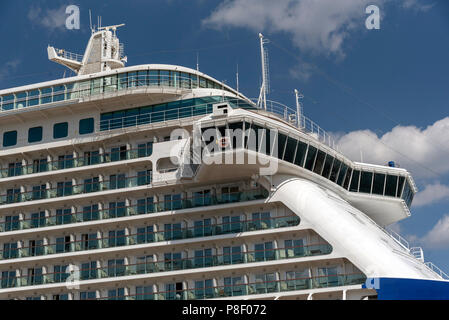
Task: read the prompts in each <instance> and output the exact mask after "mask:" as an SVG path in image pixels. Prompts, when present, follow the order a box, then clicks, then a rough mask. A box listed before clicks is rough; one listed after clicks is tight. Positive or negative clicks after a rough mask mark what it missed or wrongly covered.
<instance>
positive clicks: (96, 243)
mask: <svg viewBox="0 0 449 320" xmlns="http://www.w3.org/2000/svg"><path fill="white" fill-rule="evenodd" d="M299 223H300V219H299V217H298V216H296V215H285V216H279V217H272V218H258V219H246V220H240V219H239V220H238V221H234V220H232V221H229V222H226V223H225V222H224V223H216V224H211V225H209V226H204V227H195V226H194V227H183V226H182V225H181V223H179V224H175V225H174V226H173V227H170V228H169V229H163V230H160V231H154V230H153V231H150V230H147V231H146V232H145V233H141V232H138V233H134V234H125V230H121V231H120V234H117V235H116V236H113V237H109V236H101V235H95V237H90V238H89V239H88V240H87V241H86V240H84V239H83V240H73V241H70V242H60V241H57V242H56V243H47V244H45V243H44V242H43V240H39V241H37V242H35V243H34V244H33V245H31V246H29V247H24V246H22V243H21V242H20V241H19V242H14V243H4V249H3V250H2V251H0V260H10V261H13V260H16V259H21V258H27V257H43V256H48V255H53V254H69V253H74V252H81V251H89V252H93V253H94V252H95V250H100V249H107V248H118V249H120V248H122V249H125V250H127V249H132V246H137V245H142V244H152V243H156V242H165V241H175V240H186V239H202V238H205V237H206V238H207V237H212V236H220V235H233V234H237V233H242V232H252V231H260V230H270V229H271V230H272V229H280V228H288V227H294V226H297V225H299ZM167 228H168V227H167ZM62 239H64V238H62ZM46 241H47V242H48V240H46ZM18 261H20V260H18Z"/></svg>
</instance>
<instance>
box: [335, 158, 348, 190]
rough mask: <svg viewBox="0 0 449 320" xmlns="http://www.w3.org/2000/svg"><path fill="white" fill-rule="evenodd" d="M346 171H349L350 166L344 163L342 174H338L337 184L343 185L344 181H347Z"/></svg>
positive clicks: (341, 169)
mask: <svg viewBox="0 0 449 320" xmlns="http://www.w3.org/2000/svg"><path fill="white" fill-rule="evenodd" d="M346 171H348V166H347V165H346V164H344V163H342V165H341V168H340V173H339V174H338V179H337V184H338V185H340V186H341V185H342V184H343V181H344V179H345V175H346Z"/></svg>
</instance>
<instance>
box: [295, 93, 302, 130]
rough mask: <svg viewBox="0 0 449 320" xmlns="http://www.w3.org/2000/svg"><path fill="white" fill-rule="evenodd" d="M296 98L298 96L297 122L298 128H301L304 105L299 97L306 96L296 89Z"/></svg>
mask: <svg viewBox="0 0 449 320" xmlns="http://www.w3.org/2000/svg"><path fill="white" fill-rule="evenodd" d="M295 98H296V123H297V126H298V128H301V118H302V112H303V111H302V105H301V103H300V102H299V99H302V98H304V96H303V95H302V94H300V93H299V91H298V90H296V89H295Z"/></svg>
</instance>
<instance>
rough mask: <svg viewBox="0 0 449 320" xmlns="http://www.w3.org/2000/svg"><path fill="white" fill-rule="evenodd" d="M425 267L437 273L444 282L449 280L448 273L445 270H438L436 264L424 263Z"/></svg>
mask: <svg viewBox="0 0 449 320" xmlns="http://www.w3.org/2000/svg"><path fill="white" fill-rule="evenodd" d="M424 265H425V266H426V267H427V268H429V269H430V270H432V271H433V272H435V273H436V274H438V275H439V276H440V277H441V278H443V279H444V280H449V275H447V273H445V272H444V271H443V270H441V269H440V268H438V267H437V266H436V265H435V264H434V263H432V262H430V261H427V262H424Z"/></svg>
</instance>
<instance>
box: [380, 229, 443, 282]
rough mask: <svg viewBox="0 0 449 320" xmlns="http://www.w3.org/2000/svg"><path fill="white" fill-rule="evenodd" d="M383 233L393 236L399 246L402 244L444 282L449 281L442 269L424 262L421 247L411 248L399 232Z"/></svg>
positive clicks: (388, 230)
mask: <svg viewBox="0 0 449 320" xmlns="http://www.w3.org/2000/svg"><path fill="white" fill-rule="evenodd" d="M382 230H383V231H385V232H386V233H387V234H388V235H390V236H391V238H392V239H393V240H395V241H396V242H397V243H398V244H400V245H401V246H402V247H403V248H405V249H406V250H407V251H408V252H409V253H410V254H411V255H412V256H413V257H415V259H417V260H418V261H420V262H422V263H423V264H424V265H425V266H426V267H427V268H429V269H430V270H431V271H433V272H434V273H436V274H437V275H438V276H440V277H441V278H442V279H444V280H449V276H448V275H447V274H446V273H445V272H444V271H443V270H441V269H440V268H438V267H437V266H436V265H435V264H433V263H432V262H430V261H427V262H425V261H424V252H423V249H422V248H421V247H412V248H410V244H409V243H408V241H407V240H405V239H404V238H403V237H402V236H401V235H400V234H398V233H397V232H395V231H393V230H391V229H387V228H382Z"/></svg>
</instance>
